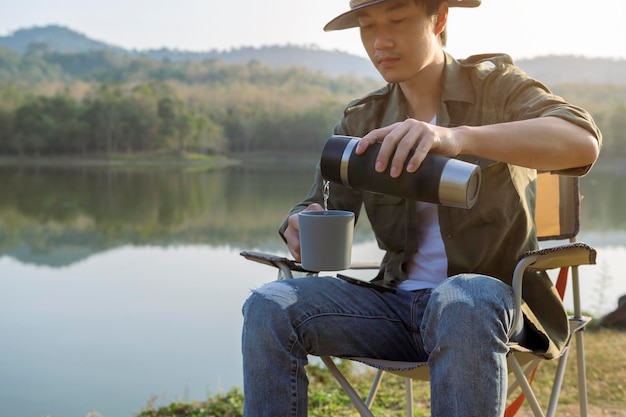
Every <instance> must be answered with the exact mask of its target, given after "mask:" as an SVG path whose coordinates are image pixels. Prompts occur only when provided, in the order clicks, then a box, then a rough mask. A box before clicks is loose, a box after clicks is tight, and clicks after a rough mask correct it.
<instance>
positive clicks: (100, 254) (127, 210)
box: [0, 163, 626, 417]
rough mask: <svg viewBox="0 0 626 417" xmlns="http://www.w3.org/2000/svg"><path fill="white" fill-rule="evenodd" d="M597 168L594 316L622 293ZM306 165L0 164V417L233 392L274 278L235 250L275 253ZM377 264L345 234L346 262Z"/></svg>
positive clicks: (589, 199)
mask: <svg viewBox="0 0 626 417" xmlns="http://www.w3.org/2000/svg"><path fill="white" fill-rule="evenodd" d="M599 168H601V167H597V168H596V170H594V171H593V172H592V173H591V174H590V175H589V176H587V177H585V178H584V179H583V181H582V191H583V194H584V196H585V198H584V200H583V212H582V216H581V222H582V232H581V234H580V236H579V240H581V241H585V242H587V243H589V244H590V245H592V246H594V247H596V249H598V265H597V266H594V267H582V268H581V279H582V285H583V291H582V293H583V308H584V310H586V311H588V312H590V313H592V314H594V315H597V316H600V315H602V314H605V313H607V312H609V311H611V310H613V309H614V308H615V307H616V306H617V298H618V297H619V296H620V295H624V294H626V280H624V279H623V278H622V277H621V271H624V270H625V268H626V210H624V207H626V201H625V200H626V184H624V181H623V180H622V178H623V173H622V174H615V173H612V172H604V171H603V170H602V169H599ZM312 169H313V167H312V165H311V164H310V163H309V164H303V166H301V167H294V166H291V167H285V168H280V167H278V164H273V165H270V166H256V167H254V166H247V167H236V168H230V169H226V170H220V171H216V172H210V171H202V170H198V169H197V168H196V169H189V170H184V169H160V170H150V169H141V170H132V169H102V168H25V167H22V168H8V167H0V184H2V185H1V187H0V338H1V339H0V417H38V416H50V417H57V416H58V417H84V416H87V415H94V416H95V415H102V416H106V417H124V416H129V417H130V416H133V415H135V414H136V413H138V412H140V411H141V410H142V408H143V407H146V406H147V404H148V403H149V402H152V403H154V404H155V405H157V406H158V405H166V404H169V403H170V402H173V401H178V400H182V401H191V400H199V401H201V400H204V399H206V398H207V397H210V396H212V395H214V394H217V393H223V392H225V391H227V390H229V389H230V388H232V387H234V386H240V385H241V382H242V377H241V356H240V330H241V322H242V319H241V305H242V303H243V301H244V300H245V298H246V297H247V295H248V294H249V291H250V289H251V288H255V287H258V286H260V285H262V284H263V283H264V282H267V281H270V280H272V279H274V277H275V276H276V273H275V271H274V270H273V269H272V268H270V267H267V266H263V265H259V264H255V263H253V262H249V261H246V260H244V259H243V258H242V257H241V256H239V252H240V251H241V250H243V249H253V250H261V251H266V252H273V253H279V254H283V255H285V254H286V252H285V248H284V246H283V244H282V241H281V239H280V238H279V236H278V234H277V227H278V225H279V223H280V222H281V221H282V219H283V217H284V216H285V214H286V213H287V211H288V209H289V208H290V207H291V206H292V205H293V204H294V203H296V202H297V201H298V200H299V199H300V198H301V197H303V196H304V194H305V192H306V190H308V187H309V185H310V182H311V180H312ZM379 257H380V251H379V250H378V249H377V248H376V245H375V242H374V240H373V237H372V235H371V232H370V231H369V229H368V224H367V222H360V223H359V225H358V226H357V230H356V232H355V245H354V250H353V260H355V261H369V260H372V259H378V258H379ZM568 307H569V308H571V305H569V304H568Z"/></svg>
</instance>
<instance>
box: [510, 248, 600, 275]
mask: <svg viewBox="0 0 626 417" xmlns="http://www.w3.org/2000/svg"><path fill="white" fill-rule="evenodd" d="M529 257H533V258H535V260H534V261H533V262H531V263H530V264H529V265H528V266H527V268H528V269H532V270H535V271H545V270H547V269H555V268H563V267H568V266H579V265H595V263H596V250H595V249H594V248H592V247H591V246H589V245H587V244H586V243H582V242H575V243H570V244H567V245H562V246H555V247H552V248H547V249H539V250H534V251H530V252H525V253H523V254H522V255H521V256H520V257H519V258H518V262H520V261H521V260H522V259H525V258H529Z"/></svg>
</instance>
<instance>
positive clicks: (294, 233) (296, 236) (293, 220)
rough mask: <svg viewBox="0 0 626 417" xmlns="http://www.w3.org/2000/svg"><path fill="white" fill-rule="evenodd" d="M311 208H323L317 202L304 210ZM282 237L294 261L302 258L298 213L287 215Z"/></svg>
mask: <svg viewBox="0 0 626 417" xmlns="http://www.w3.org/2000/svg"><path fill="white" fill-rule="evenodd" d="M312 210H324V208H323V207H322V206H321V205H319V204H317V203H313V204H311V205H310V206H308V207H307V208H305V209H304V211H312ZM283 237H284V238H285V240H286V241H287V248H289V252H291V256H293V259H295V260H296V262H300V261H301V260H302V259H301V256H300V221H299V219H298V213H295V214H292V215H291V216H289V219H288V220H287V229H285V232H284V233H283Z"/></svg>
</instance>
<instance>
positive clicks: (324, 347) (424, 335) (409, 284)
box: [242, 0, 601, 417]
mask: <svg viewBox="0 0 626 417" xmlns="http://www.w3.org/2000/svg"><path fill="white" fill-rule="evenodd" d="M479 3H480V1H479V0H473V1H467V0H448V1H446V0H370V1H367V0H351V2H350V5H351V9H350V10H349V11H348V12H346V13H344V14H342V15H340V16H339V17H337V18H335V19H334V20H332V21H331V22H330V23H329V24H328V25H327V26H326V27H325V30H337V29H344V28H348V27H358V28H359V29H360V33H361V39H362V41H363V45H364V47H365V50H366V51H367V53H368V56H369V58H370V59H371V61H372V63H373V64H374V65H375V66H376V68H377V69H378V71H379V72H380V74H381V75H382V76H383V77H384V79H385V80H386V81H387V82H388V83H389V84H388V85H387V86H386V87H384V88H382V89H381V90H379V91H376V92H374V93H372V94H370V95H368V96H366V97H364V98H361V99H359V100H355V101H354V102H352V103H350V105H349V106H348V107H347V108H346V109H345V112H344V115H343V117H342V118H341V120H340V122H339V123H338V124H337V126H336V128H335V133H336V134H342V135H348V136H357V137H362V139H361V141H360V142H359V145H358V146H357V151H356V152H357V153H362V152H364V151H365V149H366V148H367V147H368V146H369V145H371V144H373V143H376V142H381V143H382V145H381V148H380V151H379V153H378V157H377V163H376V170H377V171H378V172H385V171H388V172H389V175H390V176H391V177H394V178H395V177H398V176H400V175H402V171H403V170H404V169H405V168H404V166H405V162H408V163H407V164H406V170H407V171H409V172H412V171H415V170H416V169H417V168H418V167H419V165H420V162H421V161H422V160H423V158H424V156H425V155H426V154H428V153H429V152H432V153H437V154H441V155H445V156H448V157H454V158H459V159H463V160H466V161H470V162H473V163H475V164H478V165H479V166H480V167H481V171H482V186H481V191H480V196H479V198H478V201H477V202H476V204H475V206H474V207H473V208H471V209H469V210H465V209H458V208H449V207H443V206H437V205H433V204H427V203H421V202H415V201H408V200H403V199H400V198H396V197H390V196H381V195H376V194H372V193H367V192H359V191H358V190H352V189H348V188H345V187H341V186H335V185H333V186H332V191H331V195H330V199H329V201H328V206H329V209H343V210H351V211H353V212H355V213H356V214H358V213H359V211H360V208H361V206H362V205H363V206H364V207H365V211H366V213H367V215H368V217H369V219H370V222H371V224H372V227H373V230H374V232H375V234H376V238H377V241H378V243H379V246H380V247H381V248H382V249H383V250H384V251H385V256H384V258H383V262H382V265H381V269H380V273H379V278H380V279H381V280H384V282H385V283H386V284H387V285H388V286H394V287H395V288H396V291H395V292H381V291H377V290H376V289H371V288H364V287H362V286H356V285H352V284H350V283H347V282H345V281H342V280H339V279H336V278H331V277H317V278H302V279H295V280H289V281H280V282H274V283H270V284H267V285H265V286H263V287H261V288H259V289H257V290H255V291H253V294H252V295H251V296H250V298H249V299H248V300H247V301H246V304H245V305H244V330H243V338H242V343H243V356H244V396H245V411H244V414H245V415H246V417H255V416H304V415H306V413H307V378H306V375H305V370H304V369H305V368H304V365H305V364H306V363H307V355H308V354H312V355H318V356H322V355H331V356H339V357H341V356H363V357H371V358H382V359H389V360H399V361H428V366H429V370H430V375H431V398H432V399H431V406H432V415H433V416H445V417H451V416H464V417H467V416H480V417H488V416H494V417H495V416H501V415H502V414H503V412H504V407H505V402H506V388H507V384H506V380H507V371H506V353H507V351H508V349H507V343H508V342H510V341H511V340H509V339H508V338H507V333H508V331H509V330H510V329H511V327H512V326H513V324H512V311H513V299H512V290H511V287H510V285H509V284H510V280H511V277H512V274H513V269H514V265H515V258H516V256H517V255H518V254H519V253H521V252H523V251H526V250H532V249H535V248H537V242H536V236H535V232H534V229H533V226H532V215H533V210H534V195H535V193H534V186H535V185H534V179H535V176H536V170H549V171H556V172H560V173H567V174H570V175H583V174H585V173H586V172H587V171H588V170H589V169H590V167H591V166H592V165H593V163H594V162H595V160H596V159H597V157H598V152H599V148H600V141H601V134H600V132H599V130H598V129H597V127H596V126H595V124H594V122H593V121H592V119H591V117H590V116H589V115H588V114H587V113H586V112H585V111H584V110H582V109H580V108H577V107H575V106H572V105H570V104H568V103H566V102H564V101H563V100H562V99H561V98H559V97H556V96H554V95H552V94H551V93H550V92H549V91H548V89H547V88H546V87H545V86H543V85H542V84H541V83H539V82H537V81H535V80H533V79H531V78H530V77H528V76H527V75H526V74H524V73H523V72H522V71H521V70H519V69H518V68H516V67H515V66H513V65H512V63H511V61H510V58H509V57H508V56H506V55H490V56H487V55H484V56H475V57H470V58H468V59H466V60H463V61H457V60H455V59H454V58H452V57H451V56H450V55H449V54H447V53H446V52H445V51H444V45H445V34H446V32H445V30H446V23H447V18H448V7H450V6H478V5H479ZM322 192H323V179H322V178H321V175H320V170H319V167H318V169H317V175H316V182H315V184H314V186H313V187H312V189H311V191H310V192H309V195H308V196H307V197H306V198H305V200H304V201H303V202H302V203H301V204H299V205H297V206H296V207H294V208H293V209H292V211H291V212H290V215H289V217H288V218H287V219H286V221H285V222H284V223H283V225H282V227H281V228H280V233H281V235H282V236H283V238H284V240H285V242H286V243H287V245H288V247H289V250H290V252H291V253H292V255H293V256H294V257H295V259H296V260H299V259H300V246H299V228H298V217H297V213H298V212H299V211H301V210H320V209H321V206H320V204H319V203H321V202H322V201H323V200H322V196H323V194H322ZM525 283H526V285H525V288H524V301H525V304H526V305H525V306H524V313H525V320H524V326H523V328H521V329H514V336H513V341H515V342H518V343H521V344H523V345H524V346H527V347H528V348H530V349H532V350H533V351H534V352H536V353H537V354H541V355H544V356H545V357H548V358H552V357H557V356H559V355H560V354H561V350H562V349H563V346H564V342H565V341H566V339H567V337H568V321H567V317H566V313H565V311H564V310H563V307H562V305H561V303H560V300H559V299H558V296H557V295H556V292H555V291H554V288H553V287H552V284H551V282H550V281H549V279H548V278H547V276H546V275H545V274H538V273H537V274H534V276H533V277H532V279H527V280H525ZM468 357H469V358H472V359H471V360H468V359H467V358H468Z"/></svg>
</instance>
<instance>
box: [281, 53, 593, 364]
mask: <svg viewBox="0 0 626 417" xmlns="http://www.w3.org/2000/svg"><path fill="white" fill-rule="evenodd" d="M407 110H408V104H407V102H406V99H405V97H404V96H403V93H402V91H401V89H400V87H399V85H397V84H388V85H387V86H385V87H383V88H382V89H380V90H378V91H375V92H373V93H371V94H369V95H367V96H365V97H363V98H361V99H358V100H355V101H353V102H351V103H350V104H349V105H348V106H347V108H346V109H345V111H344V115H343V117H342V118H341V120H340V122H339V123H338V124H337V126H336V127H335V132H334V133H335V134H340V135H346V136H356V137H362V136H364V135H365V134H366V133H368V132H370V131H371V130H373V129H375V128H378V127H382V126H388V125H390V124H393V123H395V122H398V121H403V120H405V119H406V117H407V114H408V111H407ZM546 116H556V117H560V118H563V119H565V120H567V121H569V122H572V123H574V124H576V125H578V126H581V127H583V128H585V129H587V130H588V131H589V132H591V133H592V134H593V135H594V136H595V137H596V138H597V139H598V142H599V143H600V142H601V134H600V131H599V130H598V128H597V127H596V125H595V124H594V122H593V120H592V118H591V117H590V115H589V114H588V113H587V112H586V111H584V110H582V109H580V108H578V107H575V106H572V105H570V104H568V103H566V102H565V101H564V100H563V99H562V98H560V97H557V96H555V95H553V94H552V93H551V92H550V91H549V90H548V88H547V87H546V86H544V85H543V84H541V83H539V82H538V81H536V80H534V79H532V78H531V77H529V76H528V75H527V74H525V73H524V72H522V71H521V70H520V69H519V68H517V67H515V66H514V65H513V63H512V60H511V58H510V57H508V56H507V55H480V56H473V57H470V58H468V59H466V60H463V61H458V60H455V59H454V58H452V57H451V56H450V55H448V54H446V65H445V69H444V72H443V92H442V96H441V101H440V103H439V107H438V110H437V124H438V125H440V126H445V127H455V126H461V125H468V126H481V125H489V124H495V123H503V122H510V121H516V120H524V119H532V118H537V117H546ZM458 159H462V160H465V161H468V162H471V163H474V164H477V165H479V166H480V168H481V177H482V184H481V189H480V193H479V197H478V200H477V201H476V204H475V205H474V206H473V207H472V208H471V209H463V208H452V207H445V206H439V208H438V211H439V213H438V214H439V224H440V229H441V237H442V239H443V241H444V245H445V250H446V255H447V258H448V276H453V275H456V274H460V273H477V274H484V275H488V276H492V277H495V278H498V279H500V280H502V281H504V282H506V283H509V284H510V283H511V280H512V276H513V271H514V269H515V265H516V261H517V258H518V256H519V255H520V254H521V253H522V252H525V251H528V250H533V249H536V248H537V247H538V245H537V239H536V234H535V230H534V225H533V224H534V222H533V218H534V217H533V214H534V203H535V179H536V170H534V169H528V168H522V167H519V166H514V165H509V164H505V163H501V162H496V161H491V160H486V159H482V158H478V157H475V156H472V155H460V156H458ZM590 168H591V167H590V166H586V167H580V168H577V169H570V170H566V171H564V172H560V173H561V174H567V175H584V174H585V173H586V172H587V171H588V170H589V169H590ZM331 189H332V191H331V193H330V199H329V201H328V208H329V209H342V210H350V211H353V212H355V213H356V214H357V215H358V214H359V213H360V210H361V206H364V208H365V212H366V213H367V216H368V218H369V220H370V223H371V224H372V228H373V230H374V233H375V236H376V239H377V242H378V245H379V247H380V248H381V249H382V250H384V251H385V255H384V258H383V262H382V264H381V270H380V273H379V277H378V279H381V280H384V282H385V284H386V285H395V284H397V283H398V282H400V281H402V280H405V279H407V274H406V271H405V269H404V266H405V264H406V262H407V261H408V260H409V259H411V258H412V256H413V255H414V254H415V252H416V251H417V247H418V242H417V233H416V228H417V223H416V222H417V216H416V202H415V201H411V200H405V199H402V198H398V197H393V196H388V195H380V194H374V193H369V192H360V191H357V190H353V189H349V188H347V187H344V186H341V185H338V184H333V185H332V186H331ZM322 190H323V178H322V176H321V174H320V168H319V165H318V167H317V170H316V179H315V183H314V184H313V186H312V188H311V190H310V192H309V194H308V196H307V197H306V198H305V200H304V201H303V202H302V203H300V204H298V205H297V206H295V207H294V208H293V209H292V210H291V212H290V213H289V214H290V215H291V214H293V213H296V212H298V211H300V210H302V209H304V208H305V207H307V206H308V205H309V204H311V203H314V202H317V203H321V202H322V201H323V194H322ZM286 227H287V224H286V220H285V222H284V223H283V225H282V226H281V228H280V232H281V234H282V233H283V232H284V230H285V229H286ZM524 284H525V285H524V291H523V297H524V301H525V305H524V306H523V308H524V314H525V319H526V325H527V328H530V329H531V330H535V331H531V332H530V337H529V339H528V340H527V341H526V345H527V346H526V347H528V348H530V349H531V350H533V351H535V352H536V353H538V354H541V355H543V356H546V357H548V358H552V357H557V356H559V355H560V354H561V351H562V349H563V347H564V343H565V342H566V340H567V338H568V337H569V324H568V320H567V315H566V312H565V310H564V308H563V305H562V303H561V301H560V298H559V296H558V294H557V293H556V291H555V289H554V287H553V285H552V282H551V281H550V279H549V278H548V277H547V275H546V274H544V273H528V276H526V277H525V280H524Z"/></svg>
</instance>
